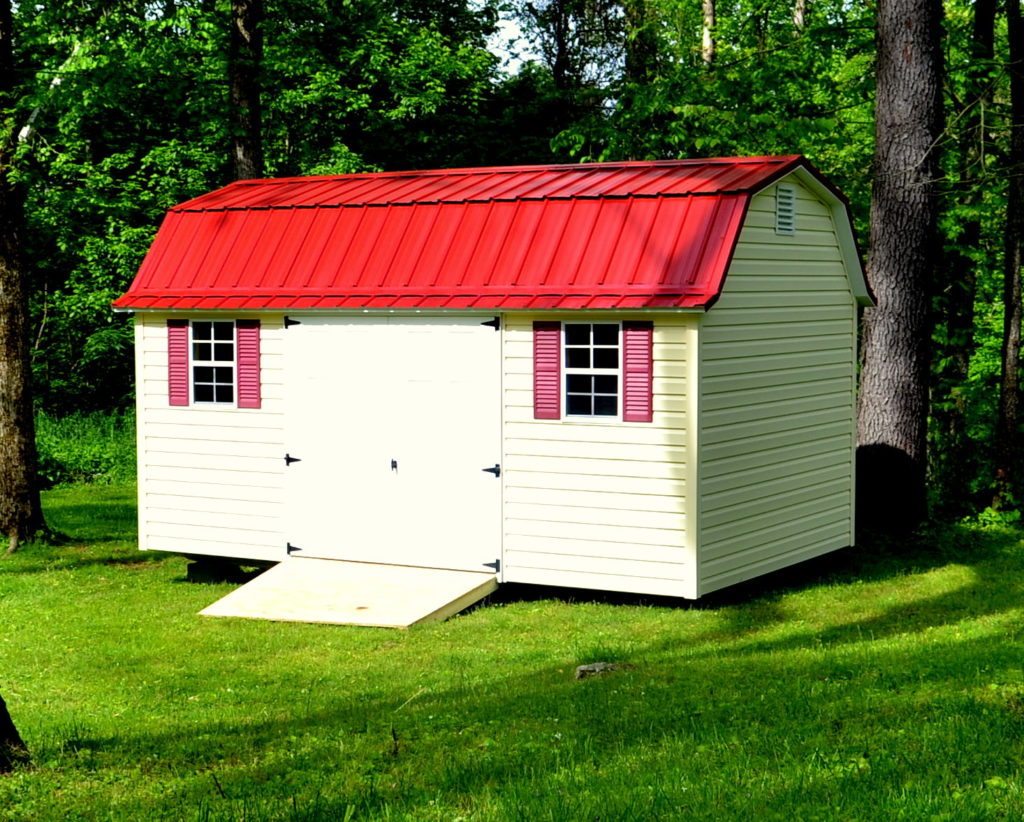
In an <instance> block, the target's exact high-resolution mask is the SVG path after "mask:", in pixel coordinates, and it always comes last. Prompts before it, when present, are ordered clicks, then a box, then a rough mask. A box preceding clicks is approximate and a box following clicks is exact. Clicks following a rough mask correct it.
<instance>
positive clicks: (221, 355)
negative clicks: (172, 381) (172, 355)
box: [192, 320, 235, 402]
mask: <svg viewBox="0 0 1024 822" xmlns="http://www.w3.org/2000/svg"><path fill="white" fill-rule="evenodd" d="M192 401H193V402H234V401H235V323H234V321H233V320H203V321H198V320H194V321H193V322H192Z"/></svg>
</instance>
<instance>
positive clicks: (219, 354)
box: [213, 343, 235, 362]
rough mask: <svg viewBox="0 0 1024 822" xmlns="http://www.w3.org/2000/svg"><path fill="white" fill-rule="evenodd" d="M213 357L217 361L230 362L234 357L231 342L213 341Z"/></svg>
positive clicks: (233, 348)
mask: <svg viewBox="0 0 1024 822" xmlns="http://www.w3.org/2000/svg"><path fill="white" fill-rule="evenodd" d="M213 358H214V359H215V360H217V361H218V362H225V361H227V362H231V361H232V360H233V359H234V358H235V347H234V346H233V345H232V344H231V343H215V344H214V346H213Z"/></svg>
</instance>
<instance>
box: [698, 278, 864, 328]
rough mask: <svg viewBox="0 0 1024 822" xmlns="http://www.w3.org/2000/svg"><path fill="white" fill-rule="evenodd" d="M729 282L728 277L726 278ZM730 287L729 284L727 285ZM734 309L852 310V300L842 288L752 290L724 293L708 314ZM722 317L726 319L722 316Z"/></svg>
mask: <svg viewBox="0 0 1024 822" xmlns="http://www.w3.org/2000/svg"><path fill="white" fill-rule="evenodd" d="M726 283H727V284H728V279H727V280H726ZM727 287H728V286H727ZM726 306H727V307H728V309H729V310H730V311H731V310H732V309H737V308H739V309H776V308H787V309H793V308H816V307H819V306H820V307H833V308H835V307H840V306H841V307H842V308H844V309H845V310H846V311H847V312H849V310H850V306H851V300H850V296H849V293H845V295H844V292H843V291H840V290H838V289H837V290H835V291H826V292H824V293H814V292H809V291H775V292H769V293H766V292H763V291H751V292H741V293H733V292H731V291H730V292H729V293H728V295H725V294H723V295H722V298H721V299H720V300H719V301H718V303H717V304H716V306H715V308H713V309H711V311H710V312H709V313H708V316H709V317H710V316H713V315H714V312H715V310H716V309H717V310H718V311H722V310H723V308H724V307H726ZM720 319H724V318H721V317H720Z"/></svg>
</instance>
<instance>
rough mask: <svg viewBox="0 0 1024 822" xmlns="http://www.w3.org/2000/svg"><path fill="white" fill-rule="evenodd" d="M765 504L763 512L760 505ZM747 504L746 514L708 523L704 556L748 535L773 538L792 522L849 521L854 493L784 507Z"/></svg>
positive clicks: (759, 538) (744, 511) (837, 494)
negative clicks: (716, 522) (851, 497)
mask: <svg viewBox="0 0 1024 822" xmlns="http://www.w3.org/2000/svg"><path fill="white" fill-rule="evenodd" d="M758 508H761V509H762V510H761V511H760V512H757V509H758ZM767 508H768V510H764V506H753V505H752V506H750V508H749V509H748V508H747V507H746V506H744V509H743V516H742V517H741V518H739V519H736V518H735V517H733V518H731V519H726V520H725V521H723V522H720V523H718V524H717V525H711V524H708V523H704V526H705V527H704V532H703V533H704V553H703V556H704V557H706V558H711V557H714V556H717V555H719V554H721V553H723V552H724V551H723V548H722V546H727V545H729V544H730V543H731V542H733V541H735V540H737V539H742V538H744V537H750V536H754V537H756V538H757V539H758V540H761V541H764V540H765V539H770V538H771V534H773V533H775V532H776V531H773V529H783V530H784V529H785V527H786V526H787V525H792V526H793V527H794V530H801V529H802V527H803V526H802V525H801V526H797V525H796V523H804V522H821V521H823V520H827V521H830V522H834V521H845V522H849V520H850V495H849V493H847V492H845V491H840V492H838V493H836V492H833V493H832V494H830V495H826V496H824V497H820V498H818V499H810V500H804V501H802V502H794V503H790V504H789V505H785V506H781V507H777V508H776V507H772V506H767ZM811 527H813V526H811Z"/></svg>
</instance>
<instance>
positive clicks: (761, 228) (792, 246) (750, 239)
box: [742, 217, 839, 259]
mask: <svg viewBox="0 0 1024 822" xmlns="http://www.w3.org/2000/svg"><path fill="white" fill-rule="evenodd" d="M797 224H798V228H797V232H796V234H792V235H791V234H778V233H776V231H775V221H774V220H772V222H771V223H770V224H769V225H767V226H765V225H758V224H756V223H754V222H752V221H750V220H748V221H747V222H746V223H744V227H743V235H742V242H743V243H745V244H749V245H752V246H755V247H759V246H773V245H785V246H786V249H787V251H788V252H789V255H790V256H791V257H797V258H800V259H806V256H807V255H806V253H805V249H812V250H817V249H818V248H819V247H820V246H827V247H828V248H830V249H832V253H833V254H837V253H838V248H839V243H838V242H837V241H836V234H835V232H834V231H833V230H832V224H831V221H829V223H828V225H826V226H821V222H820V218H819V222H818V226H817V227H816V226H812V225H811V223H810V222H805V220H803V219H800V217H797Z"/></svg>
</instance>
